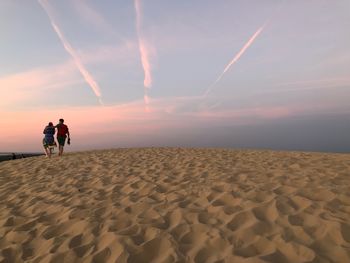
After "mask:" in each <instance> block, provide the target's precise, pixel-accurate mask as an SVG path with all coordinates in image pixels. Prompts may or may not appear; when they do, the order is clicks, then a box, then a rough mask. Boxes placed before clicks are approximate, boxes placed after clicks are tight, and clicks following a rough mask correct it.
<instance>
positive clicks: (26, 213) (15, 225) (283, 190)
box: [0, 148, 350, 263]
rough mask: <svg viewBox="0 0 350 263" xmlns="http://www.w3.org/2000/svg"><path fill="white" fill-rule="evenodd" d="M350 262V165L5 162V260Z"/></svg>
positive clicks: (275, 155) (151, 153)
mask: <svg viewBox="0 0 350 263" xmlns="http://www.w3.org/2000/svg"><path fill="white" fill-rule="evenodd" d="M22 261H28V262H120V263H123V262H155V263H157V262H350V155H349V154H325V153H304V152H275V151H257V150H256V151H255V150H224V149H180V148H147V149H116V150H105V151H91V152H81V153H71V154H67V155H66V156H64V157H63V158H58V157H56V156H55V157H53V158H52V159H51V160H50V159H46V158H44V157H34V158H28V159H22V160H14V161H8V162H2V163H0V262H22Z"/></svg>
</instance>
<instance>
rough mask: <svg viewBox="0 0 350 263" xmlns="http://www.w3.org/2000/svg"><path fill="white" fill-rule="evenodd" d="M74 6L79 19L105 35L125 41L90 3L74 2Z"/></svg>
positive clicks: (76, 0)
mask: <svg viewBox="0 0 350 263" xmlns="http://www.w3.org/2000/svg"><path fill="white" fill-rule="evenodd" d="M72 4H73V6H74V7H75V9H76V11H77V13H78V15H79V17H81V18H82V20H83V21H84V22H86V23H89V25H93V26H94V27H95V28H96V29H98V30H99V31H102V32H103V33H105V34H108V35H112V36H117V37H118V38H120V39H122V40H125V39H124V37H122V36H121V35H119V34H118V32H116V30H114V28H113V27H112V26H111V24H110V23H108V21H107V20H106V19H105V18H104V17H103V16H102V15H101V14H100V13H99V12H98V11H97V10H96V9H95V8H94V7H93V6H92V5H90V4H89V3H88V1H81V0H72Z"/></svg>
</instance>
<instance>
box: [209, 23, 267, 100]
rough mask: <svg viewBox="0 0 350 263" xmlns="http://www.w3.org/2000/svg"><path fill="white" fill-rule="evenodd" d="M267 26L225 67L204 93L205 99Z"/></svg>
mask: <svg viewBox="0 0 350 263" xmlns="http://www.w3.org/2000/svg"><path fill="white" fill-rule="evenodd" d="M265 26H266V23H265V24H264V25H263V26H262V27H260V28H259V29H258V31H256V32H255V33H254V35H253V36H252V37H251V38H250V39H249V40H248V42H247V43H246V44H245V45H244V46H243V47H242V49H241V50H240V51H239V52H238V53H237V55H236V56H235V57H234V58H233V59H232V60H231V61H230V63H228V64H227V66H226V67H225V69H224V71H223V72H222V73H221V75H220V76H219V77H218V78H217V79H216V80H215V82H214V83H213V84H212V85H211V86H210V87H209V88H208V89H207V90H206V92H205V93H204V95H203V96H204V97H205V96H207V95H208V94H209V92H210V91H211V90H212V89H213V88H214V86H215V85H216V83H218V82H219V81H220V80H221V78H222V77H223V76H224V75H225V73H226V72H227V71H228V70H229V69H230V67H231V66H232V65H233V64H235V63H236V62H237V61H238V60H239V59H240V58H241V56H242V55H243V54H244V53H245V51H246V50H247V49H248V48H249V47H250V46H251V45H252V44H253V43H254V41H255V39H256V38H257V37H258V36H259V35H260V33H261V32H262V31H263V30H264V28H265Z"/></svg>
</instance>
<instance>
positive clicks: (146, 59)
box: [134, 0, 154, 110]
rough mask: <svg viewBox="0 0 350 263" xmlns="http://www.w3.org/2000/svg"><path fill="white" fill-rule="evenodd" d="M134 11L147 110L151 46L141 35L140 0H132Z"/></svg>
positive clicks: (150, 78) (150, 72) (150, 73)
mask: <svg viewBox="0 0 350 263" xmlns="http://www.w3.org/2000/svg"><path fill="white" fill-rule="evenodd" d="M134 6H135V12H136V31H137V36H138V42H139V51H140V56H141V63H142V67H143V71H144V81H143V85H144V87H145V89H144V102H145V104H146V110H149V96H148V94H147V90H148V89H150V88H151V86H152V67H151V62H150V57H151V53H152V51H153V52H154V49H153V48H150V47H149V44H148V43H147V42H146V40H145V38H144V37H143V36H142V33H141V28H142V10H141V0H134Z"/></svg>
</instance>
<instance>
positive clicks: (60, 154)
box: [58, 145, 63, 156]
mask: <svg viewBox="0 0 350 263" xmlns="http://www.w3.org/2000/svg"><path fill="white" fill-rule="evenodd" d="M58 148H59V153H58V155H59V156H62V154H63V146H62V145H60V146H59V147H58Z"/></svg>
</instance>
